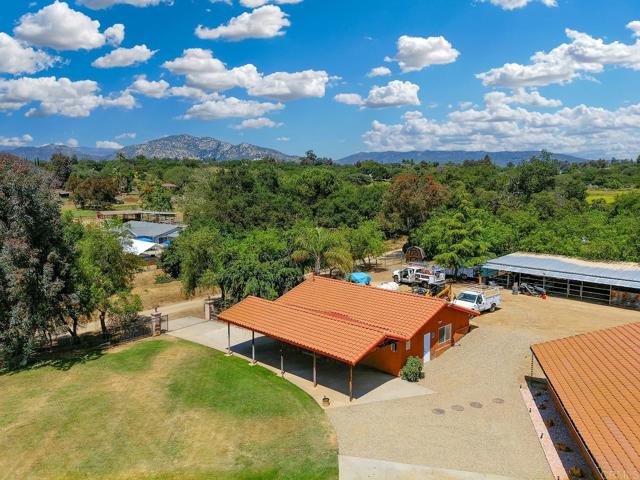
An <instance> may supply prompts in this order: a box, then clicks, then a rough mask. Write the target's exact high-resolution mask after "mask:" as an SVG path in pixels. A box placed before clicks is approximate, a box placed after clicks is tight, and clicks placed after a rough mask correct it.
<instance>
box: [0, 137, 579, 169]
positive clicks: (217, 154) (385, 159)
mask: <svg viewBox="0 0 640 480" xmlns="http://www.w3.org/2000/svg"><path fill="white" fill-rule="evenodd" d="M0 151H4V152H8V153H12V154H13V155H16V156H18V157H21V158H24V159H27V160H31V161H33V160H38V159H39V160H49V159H50V158H51V155H53V154H54V153H62V154H64V155H68V156H73V155H75V156H76V157H78V158H79V159H88V160H108V159H113V158H116V156H117V155H118V154H122V155H124V156H125V157H127V158H133V157H136V156H138V155H143V156H145V157H147V158H193V159H199V160H208V161H226V160H242V159H247V160H259V159H261V158H264V157H272V158H274V159H276V160H281V161H296V160H298V157H296V156H292V155H287V154H285V153H282V152H279V151H278V150H274V149H271V148H264V147H259V146H256V145H251V144H249V143H241V144H239V145H233V144H231V143H227V142H223V141H221V140H217V139H215V138H211V137H194V136H191V135H173V136H170V137H163V138H159V139H157V140H151V141H149V142H145V143H140V144H138V145H130V146H128V147H125V148H123V149H121V150H110V149H105V148H90V147H69V146H67V145H54V144H51V145H44V146H41V147H18V148H6V149H4V150H0ZM539 154H540V152H537V151H516V152H485V151H462V150H457V151H443V150H425V151H413V152H395V151H388V152H360V153H356V154H354V155H349V156H348V157H345V158H342V159H340V160H338V163H342V164H354V163H356V162H359V161H364V160H375V161H376V162H381V163H400V162H402V160H414V161H416V162H420V161H429V162H439V163H462V162H463V161H465V160H480V159H482V158H484V157H485V156H486V155H489V156H490V157H491V159H492V160H493V162H494V163H495V164H497V165H506V164H507V163H509V162H514V163H518V162H521V161H523V160H528V159H530V158H531V157H533V156H534V155H539ZM554 157H555V158H557V159H558V160H560V161H567V162H572V163H575V162H583V161H585V159H584V158H579V157H575V156H572V155H564V154H554Z"/></svg>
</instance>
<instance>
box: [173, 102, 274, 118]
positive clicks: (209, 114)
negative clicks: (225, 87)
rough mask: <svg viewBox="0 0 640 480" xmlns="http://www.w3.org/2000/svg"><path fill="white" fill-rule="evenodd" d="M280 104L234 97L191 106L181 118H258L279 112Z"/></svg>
mask: <svg viewBox="0 0 640 480" xmlns="http://www.w3.org/2000/svg"><path fill="white" fill-rule="evenodd" d="M283 108H284V105H283V104H281V103H270V102H256V101H254V100H240V99H238V98H235V97H227V98H224V99H222V100H208V101H206V102H203V103H199V104H196V105H193V106H192V107H191V108H189V110H187V113H186V114H185V115H184V116H183V118H185V119H187V120H189V119H194V118H195V119H199V120H219V119H222V118H233V117H236V118H237V117H260V116H262V115H264V114H265V113H268V112H272V111H274V110H281V109H283Z"/></svg>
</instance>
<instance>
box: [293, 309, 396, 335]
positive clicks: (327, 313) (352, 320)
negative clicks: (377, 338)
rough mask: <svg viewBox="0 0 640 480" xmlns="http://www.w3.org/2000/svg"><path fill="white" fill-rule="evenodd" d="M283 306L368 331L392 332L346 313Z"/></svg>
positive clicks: (386, 333)
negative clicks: (333, 314)
mask: <svg viewBox="0 0 640 480" xmlns="http://www.w3.org/2000/svg"><path fill="white" fill-rule="evenodd" d="M283 305H286V306H288V307H291V308H294V309H298V310H303V311H305V312H313V313H317V314H319V315H320V316H323V317H329V318H331V319H333V320H338V321H344V322H346V323H351V324H354V325H357V326H360V327H362V328H366V329H368V330H372V331H374V332H380V333H383V334H385V335H388V334H389V332H390V330H389V329H383V328H379V327H377V326H375V325H373V324H371V323H368V322H362V321H360V320H357V319H355V318H353V317H352V316H350V315H347V314H346V313H342V312H334V311H331V310H316V309H315V308H310V307H304V306H302V305H297V304H283ZM332 313H335V314H336V315H340V316H341V317H343V318H337V317H334V316H332V315H331V314H332Z"/></svg>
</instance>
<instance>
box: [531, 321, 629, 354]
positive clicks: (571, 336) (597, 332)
mask: <svg viewBox="0 0 640 480" xmlns="http://www.w3.org/2000/svg"><path fill="white" fill-rule="evenodd" d="M631 327H634V328H635V327H640V322H629V323H625V324H622V325H614V326H612V327H607V328H601V329H599V330H591V331H589V332H583V333H575V334H573V335H569V336H567V337H562V338H556V339H553V340H547V341H546V342H539V343H534V344H532V345H531V348H533V347H542V346H546V345H550V344H553V343H560V342H563V341H565V340H571V339H575V338H577V337H585V336H595V335H600V334H603V333H606V332H611V331H612V330H620V329H627V328H631Z"/></svg>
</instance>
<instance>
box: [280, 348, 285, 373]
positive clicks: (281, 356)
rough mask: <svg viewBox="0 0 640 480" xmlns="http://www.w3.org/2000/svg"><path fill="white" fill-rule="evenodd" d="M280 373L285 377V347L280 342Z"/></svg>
mask: <svg viewBox="0 0 640 480" xmlns="http://www.w3.org/2000/svg"><path fill="white" fill-rule="evenodd" d="M280 375H282V376H283V377H284V349H283V348H282V344H280Z"/></svg>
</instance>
